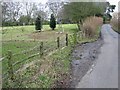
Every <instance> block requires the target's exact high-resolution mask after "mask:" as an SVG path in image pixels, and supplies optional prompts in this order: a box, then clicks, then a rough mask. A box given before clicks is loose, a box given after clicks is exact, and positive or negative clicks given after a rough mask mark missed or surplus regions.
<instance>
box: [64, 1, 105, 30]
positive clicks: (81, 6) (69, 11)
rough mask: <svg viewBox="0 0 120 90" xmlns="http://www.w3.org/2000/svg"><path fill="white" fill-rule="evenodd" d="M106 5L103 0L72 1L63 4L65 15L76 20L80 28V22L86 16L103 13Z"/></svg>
mask: <svg viewBox="0 0 120 90" xmlns="http://www.w3.org/2000/svg"><path fill="white" fill-rule="evenodd" d="M105 7H106V6H105V3H102V2H70V3H67V4H65V5H64V6H63V14H64V15H63V16H64V17H65V18H69V19H70V20H72V21H73V22H76V23H77V25H78V30H80V24H82V23H83V21H84V20H85V18H86V17H89V16H94V15H98V16H99V15H102V14H103V13H104V11H105V9H106V8H105Z"/></svg>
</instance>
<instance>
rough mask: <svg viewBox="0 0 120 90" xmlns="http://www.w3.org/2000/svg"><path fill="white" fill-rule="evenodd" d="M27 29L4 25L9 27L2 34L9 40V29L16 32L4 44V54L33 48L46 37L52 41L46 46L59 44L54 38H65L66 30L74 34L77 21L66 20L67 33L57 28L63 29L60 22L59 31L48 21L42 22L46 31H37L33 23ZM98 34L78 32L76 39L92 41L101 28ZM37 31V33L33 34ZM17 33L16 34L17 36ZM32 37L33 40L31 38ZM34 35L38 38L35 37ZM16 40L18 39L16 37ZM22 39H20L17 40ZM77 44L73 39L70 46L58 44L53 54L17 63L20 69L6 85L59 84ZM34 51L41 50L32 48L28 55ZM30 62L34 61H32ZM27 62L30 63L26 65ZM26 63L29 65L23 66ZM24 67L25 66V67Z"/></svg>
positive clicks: (23, 56)
mask: <svg viewBox="0 0 120 90" xmlns="http://www.w3.org/2000/svg"><path fill="white" fill-rule="evenodd" d="M24 28H25V29H24V30H25V31H24V32H23V31H21V26H20V27H15V28H14V31H13V32H12V30H10V31H9V29H11V27H7V28H6V27H5V29H8V30H7V32H6V33H4V34H5V35H6V36H3V41H4V40H9V38H10V37H11V36H10V35H11V34H9V33H12V34H16V35H13V37H14V40H11V41H4V42H3V47H2V51H3V52H2V53H3V54H2V55H3V56H5V55H6V54H7V51H8V50H12V52H13V53H18V52H21V51H23V50H27V49H30V48H33V47H34V46H36V45H39V41H46V42H49V43H45V45H44V49H49V48H56V44H55V43H53V42H51V41H54V40H56V38H57V37H58V36H60V37H61V39H65V33H68V34H73V33H74V32H76V31H77V25H76V24H68V25H67V24H64V25H63V28H64V33H62V34H58V33H56V32H61V30H58V29H59V27H58V26H57V29H56V31H51V30H50V28H49V25H45V26H43V28H44V29H45V30H44V31H43V32H40V33H35V30H34V26H24ZM96 31H97V32H96V35H95V37H94V38H86V37H82V36H81V34H79V35H78V38H79V39H78V38H77V42H78V43H83V42H91V41H95V40H96V39H97V38H98V36H99V32H100V28H98V30H96ZM21 34H22V35H23V36H24V37H23V36H21V37H22V38H24V41H23V40H21V37H17V36H18V35H21ZM28 34H29V35H33V36H36V38H32V36H29V35H28ZM34 34H35V35H34ZM16 37H17V38H16ZM31 39H32V40H33V41H30V40H31ZM34 39H35V40H34ZM15 40H16V41H15ZM17 40H20V41H17ZM73 47H74V41H72V42H71V43H69V46H68V47H64V48H61V47H60V48H59V49H57V51H56V52H54V53H53V54H51V55H50V56H47V55H44V56H43V57H40V56H36V57H34V58H32V59H30V60H29V61H26V62H25V63H24V64H21V65H20V66H19V65H18V66H16V68H19V67H20V69H21V70H20V71H19V72H17V73H16V74H15V81H14V82H13V81H11V80H4V81H3V87H9V88H10V87H13V88H50V87H54V86H56V85H55V84H56V81H58V82H59V80H61V79H64V77H63V75H64V74H65V75H69V70H70V63H71V52H72V50H73ZM35 52H39V50H37V51H36V50H33V52H30V53H29V54H28V55H30V54H33V53H35ZM28 55H27V54H21V55H19V56H18V57H17V59H15V58H14V61H13V62H15V61H19V60H21V59H22V58H25V57H27V56H28ZM31 62H33V63H32V64H31ZM3 65H4V66H3V71H7V61H5V62H3ZM27 65H28V67H26V66H27ZM24 67H26V69H23V68H24ZM22 69H23V70H22Z"/></svg>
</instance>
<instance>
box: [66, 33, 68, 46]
mask: <svg viewBox="0 0 120 90" xmlns="http://www.w3.org/2000/svg"><path fill="white" fill-rule="evenodd" d="M66 46H68V34H66Z"/></svg>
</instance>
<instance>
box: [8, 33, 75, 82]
mask: <svg viewBox="0 0 120 90" xmlns="http://www.w3.org/2000/svg"><path fill="white" fill-rule="evenodd" d="M70 36H72V37H73V39H74V40H73V41H72V42H73V43H74V44H76V42H77V38H76V33H74V34H72V35H70ZM70 39H71V37H69V35H68V34H66V35H65V40H63V41H61V42H60V37H57V41H56V47H57V48H60V47H65V46H68V44H69V45H70V44H71V43H72V42H70ZM60 43H65V44H64V46H60ZM35 48H36V46H35V47H34V48H33V49H29V50H27V52H29V51H31V50H34V49H35ZM37 48H38V46H37ZM44 48H45V47H44V42H41V43H40V45H39V48H38V49H39V50H38V52H37V53H34V54H32V55H29V56H28V57H26V58H25V59H23V60H20V61H17V62H15V63H12V59H13V57H14V56H15V55H19V54H20V53H18V54H12V51H10V50H9V51H8V55H7V59H8V76H9V78H10V79H11V80H13V79H14V72H13V68H14V66H15V65H18V64H20V63H22V62H24V61H26V60H28V59H30V58H33V57H35V56H38V55H40V57H42V56H43V55H44V53H47V52H49V51H50V50H51V48H49V49H46V50H44ZM53 49H54V50H55V49H56V48H52V50H53ZM25 52H26V51H24V52H23V51H22V54H23V53H25Z"/></svg>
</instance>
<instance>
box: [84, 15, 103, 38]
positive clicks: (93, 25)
mask: <svg viewBox="0 0 120 90" xmlns="http://www.w3.org/2000/svg"><path fill="white" fill-rule="evenodd" d="M102 23H103V19H102V18H100V17H88V18H86V19H85V21H84V22H83V25H82V32H83V34H84V36H85V37H94V36H96V33H97V30H98V27H99V26H101V25H102Z"/></svg>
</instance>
